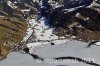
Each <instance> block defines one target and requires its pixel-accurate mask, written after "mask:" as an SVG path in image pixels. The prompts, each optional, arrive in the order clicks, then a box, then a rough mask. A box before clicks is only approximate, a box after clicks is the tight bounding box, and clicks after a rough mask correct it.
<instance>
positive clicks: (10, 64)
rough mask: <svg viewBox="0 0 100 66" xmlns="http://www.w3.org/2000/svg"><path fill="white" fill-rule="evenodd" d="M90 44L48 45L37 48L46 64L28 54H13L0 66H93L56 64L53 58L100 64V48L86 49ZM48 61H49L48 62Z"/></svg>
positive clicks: (68, 42) (37, 52) (73, 62)
mask: <svg viewBox="0 0 100 66" xmlns="http://www.w3.org/2000/svg"><path fill="white" fill-rule="evenodd" d="M87 45H88V43H84V42H80V41H67V43H66V44H59V45H46V46H39V47H37V48H35V54H37V55H39V56H40V57H43V58H44V59H45V61H44V62H42V61H40V60H35V59H33V58H32V57H31V56H30V55H28V54H21V53H18V52H12V53H10V54H9V55H8V56H7V59H5V60H3V61H1V62H0V66H91V65H88V64H85V63H79V62H75V61H73V60H67V61H69V62H61V61H59V62H56V61H53V60H52V58H55V57H65V56H72V57H78V58H82V59H86V60H90V61H93V62H95V63H98V64H100V52H98V51H99V50H100V46H95V45H93V46H91V47H90V48H86V46H87ZM46 60H48V61H46Z"/></svg>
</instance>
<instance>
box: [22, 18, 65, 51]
mask: <svg viewBox="0 0 100 66" xmlns="http://www.w3.org/2000/svg"><path fill="white" fill-rule="evenodd" d="M47 27H48V26H45V25H44V19H41V20H40V22H37V21H36V20H35V19H31V20H29V22H28V29H27V31H26V36H25V37H24V38H23V40H22V42H25V41H27V40H29V37H30V36H31V35H32V34H33V35H34V36H35V37H36V38H35V39H33V40H34V42H28V43H27V47H29V48H30V52H33V49H34V48H35V47H37V46H40V45H50V44H51V43H55V44H61V43H66V41H67V40H66V39H64V38H65V37H60V38H59V37H58V36H56V35H54V34H53V33H52V31H53V28H50V29H47ZM58 39H59V40H58ZM61 39H63V40H61ZM31 50H32V51H31Z"/></svg>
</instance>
